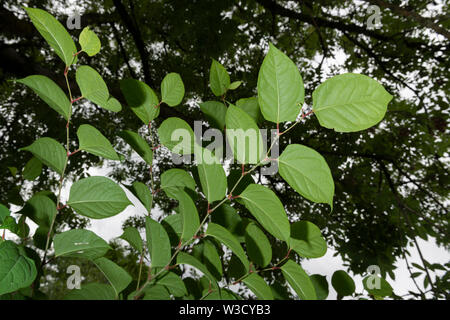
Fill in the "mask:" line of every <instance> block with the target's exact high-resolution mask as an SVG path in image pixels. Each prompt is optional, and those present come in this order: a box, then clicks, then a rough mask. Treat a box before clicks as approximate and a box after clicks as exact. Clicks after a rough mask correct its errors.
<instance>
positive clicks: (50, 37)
mask: <svg viewBox="0 0 450 320" xmlns="http://www.w3.org/2000/svg"><path fill="white" fill-rule="evenodd" d="M25 10H26V11H27V14H28V16H29V17H30V19H31V21H32V22H33V24H34V26H35V27H36V29H37V30H38V31H39V33H40V34H41V36H42V37H43V38H44V39H45V41H47V43H48V44H49V45H50V46H51V47H52V48H53V49H54V50H55V52H56V54H57V55H58V57H60V58H61V60H62V61H64V63H65V64H66V66H70V65H71V64H72V62H73V61H74V56H73V54H74V53H76V52H77V48H76V46H75V43H74V42H73V40H72V38H71V37H70V35H69V33H68V32H67V30H66V29H65V28H64V27H63V25H62V24H61V23H59V21H58V20H56V19H55V18H54V17H53V16H52V15H51V14H49V13H48V12H46V11H44V10H41V9H35V8H25Z"/></svg>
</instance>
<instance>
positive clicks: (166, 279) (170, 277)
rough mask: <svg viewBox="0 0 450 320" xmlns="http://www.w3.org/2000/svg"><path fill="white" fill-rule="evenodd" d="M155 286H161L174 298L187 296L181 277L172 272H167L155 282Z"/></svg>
mask: <svg viewBox="0 0 450 320" xmlns="http://www.w3.org/2000/svg"><path fill="white" fill-rule="evenodd" d="M156 284H159V285H162V286H164V287H166V288H167V290H169V292H170V293H171V294H173V296H174V297H182V296H185V295H187V289H186V286H185V284H184V282H183V280H181V277H180V276H179V275H177V274H175V273H173V272H168V273H167V274H165V275H164V276H163V277H162V278H161V279H158V280H157V281H156Z"/></svg>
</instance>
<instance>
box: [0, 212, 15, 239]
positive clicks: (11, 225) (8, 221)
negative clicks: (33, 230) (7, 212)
mask: <svg viewBox="0 0 450 320" xmlns="http://www.w3.org/2000/svg"><path fill="white" fill-rule="evenodd" d="M2 229H6V230H9V231H11V232H12V233H16V234H17V232H18V229H19V226H18V225H17V223H16V219H14V218H13V217H11V216H8V217H5V220H4V221H3V223H1V224H0V230H2ZM1 241H3V240H1ZM1 241H0V242H1Z"/></svg>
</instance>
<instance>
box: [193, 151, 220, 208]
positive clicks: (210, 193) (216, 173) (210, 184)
mask: <svg viewBox="0 0 450 320" xmlns="http://www.w3.org/2000/svg"><path fill="white" fill-rule="evenodd" d="M195 152H196V153H195V160H196V162H197V170H198V176H199V178H200V184H201V185H202V191H203V194H204V195H205V197H206V200H207V201H208V203H212V202H214V201H217V200H222V199H223V198H225V195H226V192H227V177H226V175H225V170H224V169H223V167H222V165H221V164H220V162H219V160H218V159H217V158H216V157H215V156H214V154H213V153H212V152H211V151H210V150H208V149H204V148H201V147H199V146H197V147H196V148H195Z"/></svg>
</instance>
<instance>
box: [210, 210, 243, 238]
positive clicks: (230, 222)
mask: <svg viewBox="0 0 450 320" xmlns="http://www.w3.org/2000/svg"><path fill="white" fill-rule="evenodd" d="M211 221H212V222H214V223H217V224H220V225H221V226H222V227H224V228H225V229H227V230H228V231H230V232H231V234H232V235H233V236H235V237H236V239H238V240H239V242H244V241H245V239H244V237H245V223H244V222H243V220H242V219H241V216H240V215H239V214H238V213H237V211H236V209H234V208H233V207H232V206H230V205H229V204H227V203H224V204H222V205H221V206H220V207H218V208H217V209H216V210H215V211H214V212H213V214H212V215H211Z"/></svg>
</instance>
